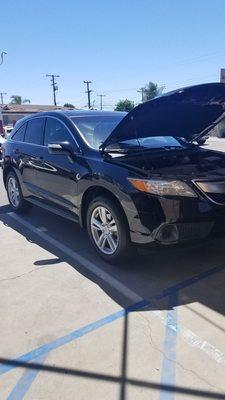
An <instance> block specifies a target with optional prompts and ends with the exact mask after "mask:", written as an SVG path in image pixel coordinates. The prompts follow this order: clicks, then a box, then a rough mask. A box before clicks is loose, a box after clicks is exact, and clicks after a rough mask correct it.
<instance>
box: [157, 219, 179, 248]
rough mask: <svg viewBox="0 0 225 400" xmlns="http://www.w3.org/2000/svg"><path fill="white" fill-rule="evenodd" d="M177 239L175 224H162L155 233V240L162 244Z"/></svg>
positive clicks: (173, 241) (177, 233)
mask: <svg viewBox="0 0 225 400" xmlns="http://www.w3.org/2000/svg"><path fill="white" fill-rule="evenodd" d="M178 239H179V232H178V229H177V226H176V225H172V224H168V225H163V226H161V228H160V229H159V231H158V232H157V235H156V240H158V241H159V242H161V243H163V244H170V243H175V242H177V241H178Z"/></svg>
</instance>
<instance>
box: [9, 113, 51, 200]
mask: <svg viewBox="0 0 225 400" xmlns="http://www.w3.org/2000/svg"><path fill="white" fill-rule="evenodd" d="M44 124H45V118H44V117H35V118H32V119H30V120H28V121H27V122H26V123H25V124H24V125H22V126H21V127H20V128H19V129H18V131H16V133H15V134H14V135H13V137H12V140H13V141H15V145H14V155H15V159H16V160H17V164H18V168H19V171H20V173H21V176H22V182H23V185H24V186H25V188H26V189H27V193H28V195H33V196H35V197H36V196H37V197H39V188H38V186H37V183H36V171H37V169H39V168H40V165H41V164H42V157H43V156H42V153H43V135H44Z"/></svg>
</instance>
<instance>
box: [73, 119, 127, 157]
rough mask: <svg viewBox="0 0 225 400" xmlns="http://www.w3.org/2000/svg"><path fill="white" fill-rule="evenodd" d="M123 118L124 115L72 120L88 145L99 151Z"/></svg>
mask: <svg viewBox="0 0 225 400" xmlns="http://www.w3.org/2000/svg"><path fill="white" fill-rule="evenodd" d="M123 118H124V115H123V114H120V115H119V114H117V115H113V116H111V115H110V116H99V115H98V116H90V117H89V116H83V117H81V116H79V117H72V118H71V120H72V121H73V123H74V125H75V126H76V128H77V129H78V131H79V132H80V134H81V136H82V137H83V139H84V140H85V141H86V143H87V144H88V145H89V146H90V147H92V148H93V149H96V150H97V149H99V146H101V144H102V143H103V142H104V141H105V140H106V139H107V137H108V136H109V135H110V133H111V132H112V131H113V129H114V128H115V127H116V125H118V124H119V122H120V121H121V120H122V119H123Z"/></svg>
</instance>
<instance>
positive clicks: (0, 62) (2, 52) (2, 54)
mask: <svg viewBox="0 0 225 400" xmlns="http://www.w3.org/2000/svg"><path fill="white" fill-rule="evenodd" d="M6 54H7V53H6V51H1V55H0V65H2V64H3V61H4V56H5V55H6Z"/></svg>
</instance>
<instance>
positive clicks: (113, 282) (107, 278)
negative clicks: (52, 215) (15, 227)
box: [7, 212, 143, 303]
mask: <svg viewBox="0 0 225 400" xmlns="http://www.w3.org/2000/svg"><path fill="white" fill-rule="evenodd" d="M7 215H9V216H10V217H11V218H13V219H14V220H16V221H17V222H19V223H20V224H21V225H23V226H25V227H26V228H27V229H29V230H30V231H31V232H33V233H35V234H36V235H37V236H39V237H40V238H41V239H44V240H45V241H46V242H48V243H49V244H51V245H52V246H54V247H55V248H57V249H59V250H60V251H62V252H63V253H64V254H66V255H67V256H69V257H70V258H72V259H73V260H74V261H75V262H77V263H78V264H80V265H81V266H82V268H85V269H86V270H88V271H90V272H92V273H93V274H94V275H96V276H97V277H98V278H100V279H102V280H103V281H104V282H106V283H108V284H109V286H110V287H112V288H114V289H116V291H117V292H119V293H120V294H122V295H123V296H124V297H126V298H127V299H128V300H130V301H132V303H138V302H139V301H141V300H143V299H142V297H140V296H138V295H137V293H135V292H133V290H130V289H129V288H128V287H127V286H125V285H123V284H122V283H121V282H120V281H118V280H117V279H116V278H114V277H113V276H111V275H110V274H108V273H107V272H105V271H103V270H102V269H101V268H99V267H97V265H95V264H94V263H92V262H91V261H89V260H87V259H86V258H84V257H83V256H81V255H80V254H78V253H76V252H75V251H73V250H72V249H70V248H69V247H68V246H66V245H64V244H62V243H60V242H59V241H58V240H55V239H53V238H52V237H51V236H49V235H48V234H47V233H45V232H43V231H42V230H41V229H40V228H35V227H34V226H33V225H32V224H30V223H29V222H27V221H25V220H24V219H23V218H21V217H20V216H18V215H17V214H15V213H13V212H10V213H7Z"/></svg>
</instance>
